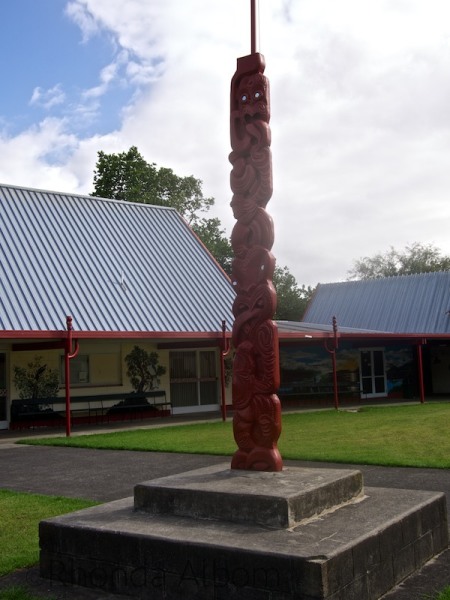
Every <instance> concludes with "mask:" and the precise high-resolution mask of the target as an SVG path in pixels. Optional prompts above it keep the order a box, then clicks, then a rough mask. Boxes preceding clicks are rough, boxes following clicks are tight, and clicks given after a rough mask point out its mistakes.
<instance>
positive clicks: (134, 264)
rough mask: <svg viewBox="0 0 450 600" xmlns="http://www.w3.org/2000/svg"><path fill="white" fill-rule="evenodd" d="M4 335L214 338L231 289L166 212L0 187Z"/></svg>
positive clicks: (228, 315)
mask: <svg viewBox="0 0 450 600" xmlns="http://www.w3.org/2000/svg"><path fill="white" fill-rule="evenodd" d="M0 230H1V235H0V333H1V331H2V330H3V331H60V330H64V329H65V328H66V315H72V317H73V325H74V329H75V330H77V331H86V332H102V331H105V332H106V331H107V332H144V331H145V332H214V331H221V323H222V319H225V320H226V321H227V323H228V326H229V327H230V326H231V323H232V321H233V315H232V312H231V308H232V304H233V300H234V295H235V294H234V291H233V288H232V285H231V283H230V281H229V279H228V277H227V276H226V275H225V273H224V272H223V271H222V269H221V268H220V267H219V265H218V264H217V263H216V261H215V260H214V259H213V257H212V256H211V254H210V253H209V252H208V251H207V250H206V248H205V247H204V246H203V244H202V243H201V242H200V241H199V240H198V238H197V237H196V235H195V234H194V233H193V232H192V230H191V229H190V228H189V226H188V225H187V224H186V222H185V221H184V219H183V218H182V217H181V216H180V215H179V214H178V213H177V212H176V211H175V210H174V209H172V208H167V207H160V206H150V205H147V204H135V203H130V202H120V201H115V200H106V199H101V198H93V197H91V196H79V195H71V194H65V193H58V192H49V191H42V190H32V189H25V188H19V187H14V186H7V185H0Z"/></svg>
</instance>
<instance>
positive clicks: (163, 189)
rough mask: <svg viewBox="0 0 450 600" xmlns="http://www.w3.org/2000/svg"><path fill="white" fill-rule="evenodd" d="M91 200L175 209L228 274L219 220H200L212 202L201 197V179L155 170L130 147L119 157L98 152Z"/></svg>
mask: <svg viewBox="0 0 450 600" xmlns="http://www.w3.org/2000/svg"><path fill="white" fill-rule="evenodd" d="M92 196H98V197H101V198H112V199H115V200H126V201H128V202H141V203H144V204H153V205H156V206H170V207H172V208H175V209H176V210H177V211H178V212H179V213H180V214H181V215H182V216H183V217H184V218H185V219H186V221H187V222H188V223H189V225H190V226H191V227H192V229H193V230H194V231H195V233H196V234H197V235H198V236H199V238H200V239H201V240H202V242H203V243H204V244H205V246H206V247H207V248H208V250H209V251H210V252H211V254H212V255H213V256H214V257H215V258H216V260H217V262H218V263H219V264H220V265H221V266H222V268H223V269H224V270H225V272H226V273H228V274H230V272H231V258H232V255H233V252H232V249H231V244H230V241H229V239H228V238H227V236H226V235H225V231H224V230H223V229H222V226H221V223H220V220H219V219H217V218H206V217H204V216H202V214H203V213H206V212H207V211H208V210H209V209H210V208H211V207H212V206H213V205H214V198H205V197H204V196H203V191H202V182H201V180H200V179H196V178H195V177H193V176H190V177H179V176H178V175H176V174H175V173H174V172H173V171H172V169H168V168H165V167H161V168H159V169H158V168H157V167H156V165H155V163H148V162H147V161H146V160H145V159H144V157H143V156H142V155H141V154H140V153H139V151H138V149H137V148H136V146H132V147H131V148H130V149H129V150H128V151H127V152H121V153H119V154H106V153H105V152H98V161H97V164H96V167H95V171H94V192H93V193H92Z"/></svg>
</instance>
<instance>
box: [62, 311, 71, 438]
mask: <svg viewBox="0 0 450 600" xmlns="http://www.w3.org/2000/svg"><path fill="white" fill-rule="evenodd" d="M66 323H67V341H66V349H65V352H64V375H65V383H66V437H70V358H69V356H70V352H71V351H72V329H73V327H72V317H66Z"/></svg>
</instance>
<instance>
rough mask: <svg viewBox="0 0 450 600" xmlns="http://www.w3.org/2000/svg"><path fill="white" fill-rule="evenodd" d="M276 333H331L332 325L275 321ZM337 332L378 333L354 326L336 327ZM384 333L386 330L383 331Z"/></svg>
mask: <svg viewBox="0 0 450 600" xmlns="http://www.w3.org/2000/svg"><path fill="white" fill-rule="evenodd" d="M277 327H278V333H279V334H281V335H282V334H283V333H303V334H308V333H313V334H320V333H333V325H332V324H326V323H306V322H305V321H277ZM338 331H339V333H358V334H364V333H379V332H377V331H374V330H373V329H358V328H356V327H338ZM383 333H386V332H383Z"/></svg>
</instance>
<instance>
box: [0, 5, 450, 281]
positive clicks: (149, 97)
mask: <svg viewBox="0 0 450 600" xmlns="http://www.w3.org/2000/svg"><path fill="white" fill-rule="evenodd" d="M259 4H260V33H261V36H260V40H261V41H260V45H259V48H258V49H259V50H260V52H262V53H263V54H264V55H265V57H266V63H267V68H266V74H267V76H268V77H269V80H270V84H271V104H272V120H271V129H272V140H273V142H272V154H273V175H274V195H273V199H272V200H271V202H270V203H269V205H268V210H269V212H270V214H271V215H272V217H273V219H274V223H275V246H274V254H275V257H276V258H277V262H278V264H280V265H281V266H284V265H287V266H288V267H289V269H290V271H291V272H292V273H293V274H294V276H295V277H296V279H297V281H298V282H299V283H300V284H303V283H304V284H307V285H315V284H316V283H318V282H323V283H326V282H330V281H341V280H343V279H345V278H346V276H347V272H348V270H349V269H351V267H352V265H353V261H354V260H356V259H358V258H360V257H362V256H371V255H373V254H375V253H377V252H384V251H387V250H388V249H389V247H390V246H395V247H397V248H399V249H401V248H404V247H405V246H406V245H407V244H412V243H414V242H421V243H424V244H428V243H430V244H434V245H436V246H437V247H438V248H440V249H441V250H442V251H443V252H444V253H445V254H450V236H449V235H448V231H449V225H450V202H449V192H448V190H449V189H450V169H449V167H448V165H449V159H450V156H449V153H450V103H449V98H450V4H449V3H448V0H427V2H424V1H423V0H377V1H376V2H374V1H373V0H340V1H339V2H336V0H301V1H300V0H260V1H259ZM249 13H250V1H249V0H248V1H247V2H246V1H244V0H227V1H226V2H217V1H214V2H211V0H189V2H180V0H126V1H125V2H124V0H14V1H8V2H6V1H5V2H2V3H1V6H0V22H1V35H0V72H1V74H2V95H1V97H0V156H1V160H0V181H1V182H2V183H10V184H14V185H22V186H27V187H35V188H43V189H50V190H58V191H64V192H76V193H83V194H86V193H90V192H91V191H92V189H93V183H92V182H93V171H94V168H95V163H96V160H97V153H98V151H100V150H102V151H104V152H122V151H125V150H128V148H129V147H130V146H132V145H135V146H137V147H138V149H139V150H140V152H141V153H142V154H143V156H144V157H145V159H146V160H147V161H148V162H155V163H156V164H157V165H159V166H164V167H170V168H172V169H173V170H174V171H175V172H176V173H177V174H179V175H194V176H195V177H197V178H199V179H201V180H202V181H203V191H204V194H205V195H206V196H213V197H214V198H215V200H216V204H215V206H214V208H213V209H212V214H211V216H217V217H219V218H220V220H221V222H222V223H223V225H224V227H225V228H226V230H227V232H228V233H231V230H232V227H233V225H234V219H233V216H232V211H231V209H230V206H229V203H230V199H231V192H230V188H229V172H230V168H231V167H230V164H229V162H228V158H227V157H228V154H229V151H230V142H229V114H228V111H229V89H230V80H231V77H232V75H233V73H234V70H235V66H236V59H237V58H238V57H239V56H243V55H246V54H248V53H249V52H250V28H249V20H250V19H249Z"/></svg>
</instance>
